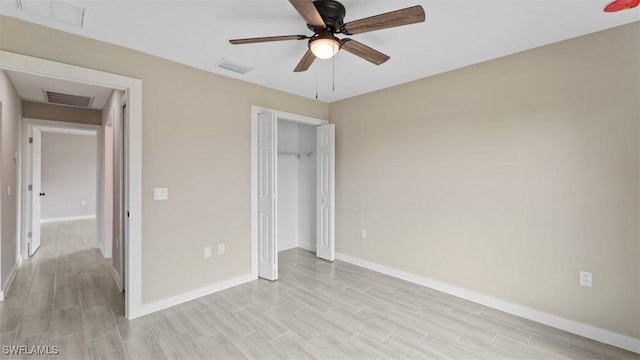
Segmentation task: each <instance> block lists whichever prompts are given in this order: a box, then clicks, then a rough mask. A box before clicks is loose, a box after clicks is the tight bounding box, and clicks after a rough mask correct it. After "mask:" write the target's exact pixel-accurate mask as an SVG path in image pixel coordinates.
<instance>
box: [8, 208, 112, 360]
mask: <svg viewBox="0 0 640 360" xmlns="http://www.w3.org/2000/svg"><path fill="white" fill-rule="evenodd" d="M95 227H96V222H95V220H79V221H69V222H59V223H47V224H42V228H41V234H42V244H41V247H40V249H38V251H37V252H36V254H35V255H34V256H33V257H32V258H30V259H28V260H25V261H24V262H23V264H22V265H21V266H20V268H19V270H18V272H17V274H16V277H15V280H14V281H13V285H12V286H11V289H10V291H9V294H8V295H7V298H6V299H5V300H4V301H3V302H0V344H1V345H2V346H5V345H26V346H45V345H50V346H58V347H59V349H60V356H59V357H58V358H60V359H82V358H86V357H87V356H88V355H89V353H91V352H94V351H98V352H99V351H100V350H99V348H101V347H102V344H105V343H106V344H109V347H111V345H110V344H111V343H112V342H120V343H121V340H120V337H119V335H118V332H117V330H116V326H115V324H116V319H117V318H120V319H124V295H123V294H121V293H120V292H119V291H118V289H117V287H116V284H115V281H114V280H113V278H112V276H111V259H104V258H103V257H102V255H101V254H100V252H99V250H98V249H96V248H94V247H93V245H92V244H95V234H96V230H95ZM22 356H24V357H25V358H30V359H32V358H34V356H26V355H22Z"/></svg>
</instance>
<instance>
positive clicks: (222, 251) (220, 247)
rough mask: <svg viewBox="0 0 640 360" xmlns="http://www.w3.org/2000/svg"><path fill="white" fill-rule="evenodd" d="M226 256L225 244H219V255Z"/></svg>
mask: <svg viewBox="0 0 640 360" xmlns="http://www.w3.org/2000/svg"><path fill="white" fill-rule="evenodd" d="M222 254H224V244H218V255H222Z"/></svg>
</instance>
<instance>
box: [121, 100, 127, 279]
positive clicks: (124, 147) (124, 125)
mask: <svg viewBox="0 0 640 360" xmlns="http://www.w3.org/2000/svg"><path fill="white" fill-rule="evenodd" d="M128 144H129V109H127V105H126V104H125V105H124V106H123V107H122V165H123V166H122V183H121V184H122V185H121V187H120V189H121V191H122V200H121V203H120V204H121V206H120V208H121V217H120V223H121V224H122V237H121V239H122V244H121V245H122V246H121V247H120V282H121V285H122V289H120V291H123V290H124V289H125V288H126V287H125V281H126V280H125V279H126V278H127V277H126V271H127V268H126V265H125V264H126V263H127V261H126V253H125V249H126V248H127V243H128V242H129V147H128Z"/></svg>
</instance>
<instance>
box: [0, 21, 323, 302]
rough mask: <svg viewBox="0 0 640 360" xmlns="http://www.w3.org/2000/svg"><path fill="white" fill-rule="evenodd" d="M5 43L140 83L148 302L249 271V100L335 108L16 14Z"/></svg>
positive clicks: (312, 111) (1, 39)
mask: <svg viewBox="0 0 640 360" xmlns="http://www.w3.org/2000/svg"><path fill="white" fill-rule="evenodd" d="M24 39H29V41H24ZM0 48H2V49H3V50H6V51H12V52H16V53H20V54H25V55H30V56H36V57H40V58H44V59H50V60H55V61H59V62H63V63H68V64H73V65H79V66H84V67H88V68H92V69H97V70H102V71H107V72H112V73H116V74H122V75H126V76H130V77H134V78H138V79H141V80H142V86H143V95H142V97H143V99H142V100H143V104H142V114H143V124H142V159H143V167H142V192H143V199H142V207H143V213H142V224H143V225H142V226H143V228H142V254H143V257H142V283H143V288H142V298H143V303H148V302H152V301H155V300H161V299H165V298H167V297H169V296H173V295H178V294H181V293H184V292H185V291H188V290H193V289H197V288H200V287H203V286H207V285H211V284H215V283H217V282H220V281H222V280H227V279H230V278H234V277H237V276H241V275H245V274H247V273H249V272H250V267H251V264H250V192H249V187H250V181H251V180H250V154H249V152H250V116H251V110H250V106H251V105H259V106H264V107H269V108H274V109H279V110H283V111H288V112H292V113H299V114H304V115H308V116H314V117H321V118H327V117H328V114H329V105H327V104H325V103H321V102H318V101H314V100H310V99H306V98H302V97H298V96H294V95H291V94H287V93H284V92H280V91H276V90H272V89H268V88H264V87H261V86H257V85H252V84H249V83H246V82H242V81H238V80H234V79H230V78H226V77H222V76H219V75H215V74H211V73H207V72H204V71H199V70H195V69H193V68H190V67H187V66H183V65H179V64H176V63H174V62H171V61H167V60H162V59H159V58H156V57H153V56H150V55H146V54H143V53H140V52H136V51H132V50H129V49H125V48H122V47H118V46H113V45H108V44H106V43H103V42H99V41H95V40H91V39H87V38H81V37H79V36H75V35H71V34H67V33H63V32H60V31H55V30H51V29H47V28H44V27H41V26H37V25H33V24H29V23H26V22H23V21H20V20H17V19H14V18H7V17H0ZM154 187H168V188H169V200H168V201H163V202H156V201H153V198H152V195H153V188H154ZM223 242H224V243H225V244H226V253H225V255H224V256H214V257H211V258H209V259H205V258H204V257H203V248H204V247H205V246H214V245H215V244H218V243H223Z"/></svg>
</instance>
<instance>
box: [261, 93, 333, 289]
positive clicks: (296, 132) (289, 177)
mask: <svg viewBox="0 0 640 360" xmlns="http://www.w3.org/2000/svg"><path fill="white" fill-rule="evenodd" d="M251 112H252V117H251V153H252V155H251V249H252V252H251V256H252V263H251V265H252V274H254V275H255V276H256V277H261V278H264V279H268V280H272V281H273V280H277V279H278V253H279V252H280V251H285V250H289V249H293V248H302V249H305V250H308V251H311V252H313V253H315V255H316V256H317V257H318V258H321V259H324V260H328V261H333V260H334V259H335V227H334V223H335V190H334V188H335V186H334V184H335V178H334V177H335V170H334V168H335V127H334V125H332V124H329V123H328V121H326V120H322V119H316V118H311V117H307V116H302V115H297V114H291V113H285V112H281V111H276V110H271V109H265V108H261V107H257V106H252V108H251Z"/></svg>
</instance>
